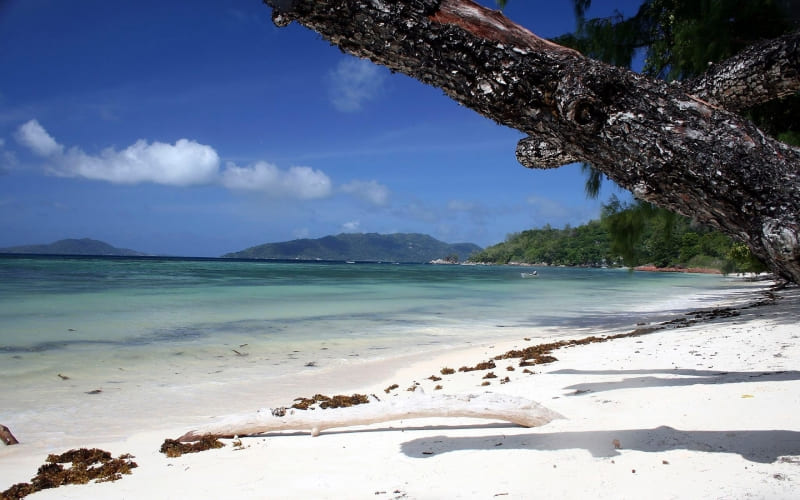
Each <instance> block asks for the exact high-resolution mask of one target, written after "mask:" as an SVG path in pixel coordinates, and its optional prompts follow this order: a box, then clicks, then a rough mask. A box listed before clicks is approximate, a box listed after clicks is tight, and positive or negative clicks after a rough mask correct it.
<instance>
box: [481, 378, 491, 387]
mask: <svg viewBox="0 0 800 500" xmlns="http://www.w3.org/2000/svg"><path fill="white" fill-rule="evenodd" d="M487 385H492V383H491V382H489V381H488V380H484V381H483V383H482V384H481V386H482V387H485V386H487Z"/></svg>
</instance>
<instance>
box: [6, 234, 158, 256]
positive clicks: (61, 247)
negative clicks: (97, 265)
mask: <svg viewBox="0 0 800 500" xmlns="http://www.w3.org/2000/svg"><path fill="white" fill-rule="evenodd" d="M0 253H28V254H53V255H119V256H139V255H147V254H144V253H142V252H137V251H135V250H129V249H127V248H117V247H113V246H111V245H109V244H108V243H105V242H103V241H98V240H93V239H90V238H81V239H65V240H58V241H56V242H54V243H49V244H43V245H21V246H16V247H6V248H0Z"/></svg>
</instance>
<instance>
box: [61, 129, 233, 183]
mask: <svg viewBox="0 0 800 500" xmlns="http://www.w3.org/2000/svg"><path fill="white" fill-rule="evenodd" d="M55 170H56V173H57V174H59V175H66V176H72V177H85V178H87V179H94V180H102V181H108V182H112V183H114V184H138V183H142V182H153V183H155V184H165V185H170V186H190V185H196V184H209V183H211V182H214V180H215V179H216V177H217V174H218V172H219V155H217V152H216V151H214V148H212V147H211V146H206V145H204V144H199V143H197V142H195V141H190V140H188V139H179V140H178V141H177V142H175V144H165V143H163V142H153V143H152V144H148V143H147V141H144V140H138V141H136V142H135V143H134V144H132V145H131V146H128V147H127V148H125V149H123V150H122V151H116V150H114V149H113V148H108V149H105V150H103V151H102V152H100V154H99V155H97V156H93V155H88V154H86V153H84V152H83V151H81V150H80V149H78V148H71V149H70V150H69V151H67V153H66V155H64V157H63V159H62V160H61V161H59V162H57V164H56V166H55Z"/></svg>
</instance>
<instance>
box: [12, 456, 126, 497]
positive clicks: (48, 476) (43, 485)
mask: <svg viewBox="0 0 800 500" xmlns="http://www.w3.org/2000/svg"><path fill="white" fill-rule="evenodd" d="M132 458H133V457H132V456H131V455H130V454H127V453H126V454H124V455H120V456H119V457H118V458H112V457H111V453H109V452H107V451H104V450H100V449H97V448H91V449H86V448H80V449H76V450H69V451H67V452H65V453H62V454H61V455H48V456H47V459H46V460H45V464H44V465H42V466H41V467H39V470H38V471H37V473H36V475H35V476H34V477H33V478H31V481H30V482H29V483H17V484H15V485H13V486H12V487H11V488H9V489H7V490H5V491H2V492H0V498H2V499H4V500H5V499H17V498H24V497H26V496H27V495H30V494H31V493H36V492H37V491H41V490H46V489H50V488H57V487H59V486H63V485H65V484H86V483H88V482H90V481H96V482H106V481H116V480H118V479H121V478H122V474H130V473H131V469H134V468H136V467H138V465H137V464H136V462H134V461H132V460H131V459H132ZM66 463H70V464H71V466H70V467H69V468H64V466H63V465H62V464H66Z"/></svg>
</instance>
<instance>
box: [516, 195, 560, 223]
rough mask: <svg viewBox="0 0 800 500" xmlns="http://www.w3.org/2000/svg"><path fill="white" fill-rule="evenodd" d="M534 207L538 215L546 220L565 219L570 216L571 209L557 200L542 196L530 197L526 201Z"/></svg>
mask: <svg viewBox="0 0 800 500" xmlns="http://www.w3.org/2000/svg"><path fill="white" fill-rule="evenodd" d="M525 201H526V202H527V203H528V205H530V206H532V207H533V209H534V210H535V211H536V214H537V215H538V216H540V217H544V218H552V219H559V220H560V219H563V218H565V217H567V216H568V215H569V214H570V211H569V208H568V207H566V206H564V205H563V204H562V203H559V202H557V201H555V200H551V199H549V198H542V197H540V196H529V197H528V198H527V199H526V200H525Z"/></svg>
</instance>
